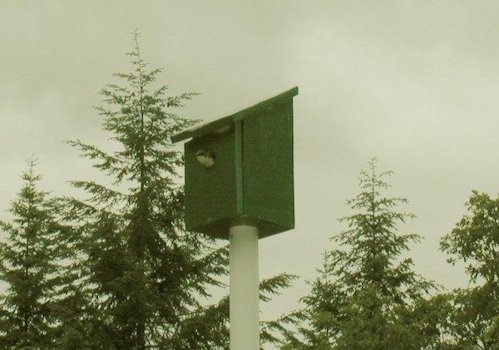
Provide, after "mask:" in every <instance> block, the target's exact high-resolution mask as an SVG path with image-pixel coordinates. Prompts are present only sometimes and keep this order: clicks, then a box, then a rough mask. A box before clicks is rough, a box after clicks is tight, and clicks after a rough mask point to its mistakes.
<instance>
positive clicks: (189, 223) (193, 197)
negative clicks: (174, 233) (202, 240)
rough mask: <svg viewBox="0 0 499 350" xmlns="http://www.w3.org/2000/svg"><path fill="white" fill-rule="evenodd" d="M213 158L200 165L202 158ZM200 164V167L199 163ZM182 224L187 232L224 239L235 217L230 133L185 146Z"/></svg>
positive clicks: (232, 146) (233, 168)
mask: <svg viewBox="0 0 499 350" xmlns="http://www.w3.org/2000/svg"><path fill="white" fill-rule="evenodd" d="M210 156H211V157H213V158H214V159H213V164H212V165H211V166H207V165H209V164H210V161H209V160H208V161H205V162H202V160H203V158H202V157H205V158H207V157H208V158H209V157H210ZM203 163H204V164H203ZM185 207H186V210H185V215H186V218H185V222H186V228H187V230H193V231H199V232H205V233H210V234H213V235H215V236H224V238H225V236H227V232H226V221H227V220H228V219H230V218H232V217H234V216H236V178H235V153H234V133H233V132H227V133H223V134H216V135H212V134H210V135H206V136H204V137H199V138H194V139H192V140H191V141H190V142H187V143H186V144H185Z"/></svg>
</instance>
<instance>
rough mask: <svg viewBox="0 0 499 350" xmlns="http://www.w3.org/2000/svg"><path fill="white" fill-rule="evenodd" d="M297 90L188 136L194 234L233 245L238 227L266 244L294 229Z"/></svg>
mask: <svg viewBox="0 0 499 350" xmlns="http://www.w3.org/2000/svg"><path fill="white" fill-rule="evenodd" d="M297 94H298V88H297V87H295V88H293V89H291V90H288V91H286V92H284V93H282V94H280V95H278V96H275V97H273V98H270V99H268V100H265V101H263V102H260V103H258V104H256V105H254V106H252V107H249V108H246V109H244V110H242V111H239V112H237V113H235V114H232V115H229V116H227V117H224V118H221V119H218V120H215V121H213V122H211V123H208V124H205V125H202V126H200V127H196V128H193V129H189V130H186V131H183V132H181V133H179V134H177V135H175V136H173V137H172V142H174V143H175V142H179V141H183V140H186V139H191V140H190V141H189V142H187V143H185V145H184V148H185V223H186V228H187V230H189V231H195V232H202V233H206V234H208V235H211V236H215V237H218V238H225V239H228V238H229V235H228V232H229V228H230V226H231V225H233V224H234V223H237V222H251V223H254V224H255V225H256V226H257V228H258V232H259V237H260V238H263V237H266V236H270V235H273V234H276V233H280V232H283V231H287V230H290V229H293V228H294V184H293V97H294V96H296V95H297Z"/></svg>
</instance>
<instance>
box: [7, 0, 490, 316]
mask: <svg viewBox="0 0 499 350" xmlns="http://www.w3.org/2000/svg"><path fill="white" fill-rule="evenodd" d="M498 17H499V3H498V2H496V1H480V2H475V1H473V2H472V1H456V0H452V1H430V0H428V1H371V2H367V1H332V0H327V1H317V0H316V1H292V0H286V1H275V0H274V1H271V2H270V1H252V2H242V1H182V2H180V1H147V2H143V1H80V2H76V1H14V0H12V1H9V0H2V1H1V2H0V33H1V34H0V48H1V55H0V77H1V80H0V149H1V150H2V152H1V153H0V164H2V168H1V172H0V210H2V212H0V218H6V217H7V214H6V213H5V212H4V210H5V209H7V208H8V205H9V202H10V200H12V199H13V198H14V196H15V193H16V192H17V190H18V189H19V186H20V179H19V174H20V173H21V171H23V170H24V169H25V160H26V159H27V158H28V157H29V156H30V155H31V154H35V155H36V156H37V157H38V158H39V164H40V166H39V170H40V172H41V173H43V174H44V175H45V179H44V181H43V185H44V187H45V189H46V190H49V191H54V192H55V193H71V190H70V188H69V186H68V185H67V183H66V181H68V180H71V179H78V178H92V177H94V176H95V175H96V173H95V172H94V171H93V170H92V169H90V168H89V163H88V162H87V161H85V160H83V159H81V158H78V157H77V154H76V153H75V152H74V151H73V150H71V149H70V148H69V147H68V146H66V145H65V144H63V143H62V141H63V140H67V139H74V138H80V139H83V140H85V141H88V142H91V143H95V144H98V145H100V146H102V147H104V148H105V147H106V145H107V143H106V138H107V135H105V134H104V133H103V132H102V131H101V127H100V119H99V118H98V116H97V115H96V113H95V112H94V110H93V109H92V106H93V105H96V104H98V103H99V96H98V95H97V92H98V91H99V89H100V88H102V87H103V86H104V85H105V84H106V83H109V82H110V81H111V74H112V73H114V72H117V71H126V69H127V68H128V63H127V57H126V56H125V55H124V54H123V53H124V52H126V51H128V50H130V48H131V45H132V41H131V36H130V35H129V33H130V32H132V31H134V30H135V28H139V30H140V31H141V32H142V37H141V43H142V51H143V54H144V57H145V59H146V60H147V61H148V62H150V63H151V64H152V66H160V67H164V68H165V71H164V74H163V75H162V80H163V81H164V82H165V83H167V84H168V85H169V86H170V87H171V91H172V93H176V92H181V91H185V90H189V91H197V92H201V93H202V95H201V96H199V97H197V98H196V99H195V100H193V101H192V103H190V104H189V105H188V106H187V107H186V108H185V109H184V110H183V111H182V113H183V114H184V115H186V116H190V117H193V118H200V119H205V120H206V121H209V120H213V119H215V118H218V117H222V116H225V115H227V114H229V113H231V112H235V111H237V110H238V109H240V108H243V107H246V106H248V105H250V104H253V103H255V102H258V101H260V100H262V99H265V98H267V97H271V96H273V95H275V94H277V93H280V92H282V91H284V90H287V89H289V88H291V87H293V86H295V85H298V86H299V88H300V94H299V95H298V96H297V97H296V98H295V133H296V135H295V142H296V148H295V161H296V168H295V178H296V180H295V181H296V220H297V225H296V229H295V230H294V231H291V232H287V233H284V234H281V235H277V236H274V237H271V238H267V239H264V240H262V241H261V242H260V264H261V265H260V271H261V272H260V274H261V277H262V278H263V277H269V276H271V275H274V274H276V273H279V272H282V271H287V272H291V273H296V274H298V275H300V276H301V277H302V278H304V279H311V278H313V277H314V276H315V268H316V267H318V266H319V264H320V260H321V257H320V255H321V253H322V252H323V250H324V249H325V248H326V247H327V246H329V247H330V243H329V241H328V237H329V236H331V235H332V234H334V233H337V232H339V231H341V230H342V229H344V227H343V226H342V225H341V224H339V223H338V222H337V220H336V219H337V218H339V217H341V216H343V215H346V214H348V213H349V212H348V210H347V208H346V206H345V200H346V199H348V198H351V197H352V196H355V195H356V193H357V192H358V188H357V178H358V174H359V171H360V169H361V168H363V167H366V165H367V161H368V160H369V159H370V158H371V157H373V156H377V157H378V158H379V161H380V166H381V167H382V168H389V169H392V170H394V171H395V174H394V176H393V177H392V184H393V187H392V191H391V192H392V193H393V194H396V195H400V196H405V197H407V198H408V199H409V205H408V206H407V208H406V209H407V210H410V211H412V212H414V213H415V214H416V215H417V218H416V219H415V220H413V221H412V222H410V223H408V224H407V225H406V226H405V227H403V229H404V230H406V231H409V232H417V233H420V234H421V235H423V236H424V237H425V240H424V242H423V243H422V244H420V245H418V246H415V247H414V248H413V250H412V251H411V255H412V256H413V258H414V260H415V264H416V269H417V270H418V271H419V272H420V273H422V274H423V275H425V276H426V277H429V278H432V279H435V280H436V281H437V282H440V283H442V284H444V285H445V286H446V287H448V288H453V287H456V286H463V285H465V281H466V280H465V278H464V275H463V271H462V269H461V268H460V267H451V266H449V265H448V264H447V263H446V262H445V256H444V255H443V254H441V253H439V252H438V241H439V238H440V236H441V235H442V234H444V233H447V232H448V231H450V229H451V228H452V227H453V225H454V223H455V222H456V221H457V220H458V219H459V218H460V217H461V216H462V214H463V213H464V206H463V203H464V202H465V200H466V199H467V198H468V196H469V194H470V191H471V190H472V189H477V190H481V191H485V192H488V193H491V194H493V195H495V194H496V193H497V192H499V191H498V188H499V184H498V179H499V162H498V161H497V152H498V150H499V137H497V133H498V131H499V118H498V111H499V98H498V95H499V74H497V72H499V24H498V22H497V18H498ZM307 290H308V287H307V286H306V285H305V284H304V283H303V282H301V281H300V282H298V283H296V285H295V287H294V288H293V289H291V290H288V291H286V292H285V294H284V296H282V297H279V298H277V299H276V300H275V302H273V303H271V304H269V305H266V306H264V307H263V310H262V311H263V314H262V318H269V317H275V316H277V315H278V314H280V313H281V312H284V311H287V310H289V309H291V308H295V307H297V306H298V304H297V300H298V298H299V297H300V296H302V295H304V294H305V293H306V291H307Z"/></svg>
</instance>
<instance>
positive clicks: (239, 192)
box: [234, 121, 244, 215]
mask: <svg viewBox="0 0 499 350" xmlns="http://www.w3.org/2000/svg"><path fill="white" fill-rule="evenodd" d="M234 141H235V151H236V152H235V156H236V159H235V165H236V212H237V213H238V214H239V215H241V214H243V210H244V208H243V125H242V121H236V122H235V125H234Z"/></svg>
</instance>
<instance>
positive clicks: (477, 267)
mask: <svg viewBox="0 0 499 350" xmlns="http://www.w3.org/2000/svg"><path fill="white" fill-rule="evenodd" d="M466 208H467V210H468V214H466V215H464V216H463V218H462V219H461V220H460V221H459V222H458V223H457V224H456V225H455V227H454V229H453V230H452V231H451V232H450V233H448V234H446V235H445V236H444V237H443V238H442V240H441V249H442V250H443V251H445V252H447V253H448V254H449V255H450V258H449V262H451V263H453V264H454V263H456V262H458V261H461V262H463V263H464V264H465V266H466V272H467V274H468V275H469V279H470V287H469V288H467V289H457V290H454V291H453V293H451V296H452V305H453V307H452V312H451V313H450V320H451V323H450V325H449V328H448V329H449V332H450V334H451V335H452V336H453V337H454V340H455V344H456V347H457V348H467V349H487V350H489V349H499V197H497V198H495V199H494V198H492V197H490V196H489V195H488V194H486V193H480V192H478V191H473V193H472V195H471V196H470V198H469V200H468V202H467V203H466Z"/></svg>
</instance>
